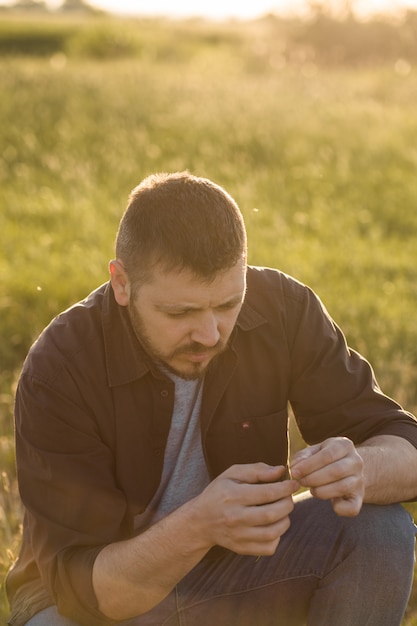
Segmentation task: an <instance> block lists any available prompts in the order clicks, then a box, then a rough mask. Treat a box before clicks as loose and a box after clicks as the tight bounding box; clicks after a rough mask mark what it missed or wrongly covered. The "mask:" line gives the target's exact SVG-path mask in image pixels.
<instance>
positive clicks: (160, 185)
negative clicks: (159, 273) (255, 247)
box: [116, 172, 246, 288]
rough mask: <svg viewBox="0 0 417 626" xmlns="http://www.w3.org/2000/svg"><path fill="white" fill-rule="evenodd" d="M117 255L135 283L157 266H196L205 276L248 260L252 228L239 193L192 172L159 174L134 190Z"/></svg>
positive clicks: (196, 272) (199, 273)
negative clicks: (233, 194)
mask: <svg viewBox="0 0 417 626" xmlns="http://www.w3.org/2000/svg"><path fill="white" fill-rule="evenodd" d="M116 256H117V258H118V259H120V260H121V261H122V262H123V264H124V266H125V269H126V272H127V275H128V277H129V280H130V282H131V284H132V287H133V288H135V286H138V285H139V284H141V283H143V282H146V281H147V280H149V279H150V277H151V275H152V270H153V269H154V268H155V266H157V265H158V266H161V267H162V268H163V269H165V270H171V269H178V270H181V269H185V268H187V269H191V270H192V271H193V272H194V273H195V274H196V275H198V276H201V277H203V278H204V279H205V280H207V281H210V280H212V279H213V278H214V277H215V276H216V274H218V273H219V272H221V271H224V270H226V269H230V268H231V267H233V266H234V265H235V264H236V263H237V262H238V261H239V259H242V260H245V259H246V230H245V225H244V222H243V217H242V214H241V212H240V210H239V207H238V206H237V204H236V202H235V201H234V200H233V198H232V197H231V196H230V195H229V194H228V193H227V192H226V191H225V190H224V189H223V188H222V187H220V185H217V184H215V183H213V182H211V181H210V180H208V179H206V178H199V177H197V176H193V175H191V174H189V173H188V172H176V173H173V174H166V173H160V174H153V175H151V176H148V177H147V178H145V179H144V180H143V181H142V182H141V183H140V184H139V185H138V186H137V187H135V188H134V189H133V191H132V192H131V194H130V196H129V202H128V205H127V208H126V210H125V212H124V214H123V216H122V219H121V221H120V226H119V230H118V233H117V238H116Z"/></svg>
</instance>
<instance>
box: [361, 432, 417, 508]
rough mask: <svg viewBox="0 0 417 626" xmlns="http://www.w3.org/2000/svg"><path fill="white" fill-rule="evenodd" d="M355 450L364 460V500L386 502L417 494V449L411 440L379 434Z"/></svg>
mask: <svg viewBox="0 0 417 626" xmlns="http://www.w3.org/2000/svg"><path fill="white" fill-rule="evenodd" d="M357 450H358V452H359V454H360V455H361V457H362V459H363V461H364V479H365V498H364V502H367V503H371V504H390V503H393V502H403V501H406V500H410V499H412V498H415V497H416V496H417V449H416V448H415V447H414V446H413V445H411V443H409V442H408V441H406V440H405V439H402V438H401V437H396V436H393V435H380V436H377V437H372V438H371V439H368V440H367V441H365V442H364V443H363V444H361V445H360V446H358V448H357Z"/></svg>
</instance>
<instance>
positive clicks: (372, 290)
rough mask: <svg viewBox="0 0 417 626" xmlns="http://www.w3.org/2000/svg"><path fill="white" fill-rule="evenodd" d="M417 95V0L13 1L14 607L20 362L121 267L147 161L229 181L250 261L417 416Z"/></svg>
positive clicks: (0, 351)
mask: <svg viewBox="0 0 417 626" xmlns="http://www.w3.org/2000/svg"><path fill="white" fill-rule="evenodd" d="M150 4H152V7H151V9H149V5H150ZM174 9H175V10H174ZM416 104H417V0H415V2H386V1H385V0H381V1H380V2H378V1H377V0H375V1H373V2H370V1H369V2H366V1H365V0H363V1H357V2H355V1H351V2H349V1H339V2H337V1H336V0H335V1H333V2H319V1H317V2H301V1H297V0H293V1H292V2H291V3H290V2H284V1H281V2H278V1H277V2H267V1H264V2H262V1H261V0H257V1H256V2H237V1H236V2H227V1H226V0H223V1H222V2H221V3H220V2H214V1H211V2H200V3H195V2H194V3H193V5H191V3H189V2H180V1H179V0H177V1H176V2H168V1H165V2H163V1H162V0H161V1H160V2H159V3H158V2H156V0H154V1H153V2H152V3H149V2H133V0H132V1H131V2H128V1H124V2H123V1H122V0H119V1H117V2H112V1H111V0H100V1H99V0H96V1H94V2H89V3H87V2H84V1H83V0H65V1H64V2H59V1H56V2H52V1H51V2H44V1H43V0H19V1H15V2H12V1H10V2H0V270H1V273H0V275H1V280H0V472H1V482H0V579H1V580H2V587H1V592H0V623H5V621H6V616H7V603H6V598H5V593H4V585H3V579H4V574H5V572H6V571H7V569H8V567H9V566H10V564H11V563H12V562H13V560H14V559H15V558H16V554H17V550H18V547H19V541H20V533H21V509H20V503H19V498H18V492H17V485H16V476H15V458H14V442H13V398H14V393H15V389H16V383H17V379H18V376H19V372H20V369H21V366H22V363H23V360H24V358H25V355H26V353H27V351H28V349H29V347H30V345H31V343H32V342H33V341H34V340H35V338H36V337H37V335H38V334H39V332H40V331H41V330H42V328H43V327H44V326H45V325H46V324H47V323H48V322H49V321H50V319H51V318H52V317H53V316H55V315H56V314H57V313H58V312H60V311H61V310H63V309H64V308H66V307H68V306H70V305H71V304H72V303H74V302H75V301H77V300H79V299H81V298H83V297H84V296H85V295H87V294H88V293H89V292H90V291H91V290H93V289H94V288H95V287H96V286H98V285H99V284H100V283H102V282H105V281H106V280H107V264H108V260H109V259H111V258H112V256H113V243H114V238H115V233H116V230H117V226H118V222H119V219H120V217H121V214H122V212H123V210H124V208H125V205H126V202H127V197H128V194H129V192H130V190H131V189H132V188H133V187H134V186H135V185H136V184H137V183H138V182H139V181H140V180H141V179H142V178H144V177H145V176H147V175H148V174H150V173H152V172H155V171H176V170H182V169H188V170H189V171H191V172H192V173H195V174H197V175H202V176H207V177H209V178H211V179H213V180H214V181H216V182H218V183H219V184H221V185H223V186H224V187H225V188H226V189H227V190H228V191H229V192H230V193H231V195H232V196H234V197H235V199H236V200H237V202H238V204H239V205H240V207H241V209H242V212H243V214H244V217H245V221H246V224H247V229H248V234H249V260H250V262H251V263H255V264H259V265H269V266H274V267H278V268H280V269H282V270H283V271H285V272H288V273H289V274H292V275H293V276H295V277H296V278H297V279H298V280H300V281H302V282H305V283H307V284H309V285H310V286H311V287H312V288H313V289H315V291H316V292H317V293H318V294H319V295H320V297H321V298H322V300H323V301H324V303H325V305H326V307H327V309H328V310H329V312H330V314H331V315H332V316H333V318H334V319H335V321H336V322H337V323H338V324H339V325H340V326H341V327H342V329H343V330H344V332H345V334H346V337H347V340H348V343H349V344H350V346H351V347H352V348H355V349H357V350H359V351H360V352H362V353H363V354H364V355H365V356H366V357H367V358H368V359H369V360H370V361H371V363H372V365H373V367H374V369H375V373H376V376H377V379H378V381H379V383H380V385H381V386H382V388H383V390H384V391H385V392H386V393H388V395H391V396H393V397H395V399H397V400H398V401H399V402H400V403H401V404H402V405H403V406H404V407H405V408H406V409H408V410H410V411H412V412H414V413H416V412H417V321H416V310H417V252H416V250H417V245H416V244H417V106H416ZM291 437H292V445H293V448H297V447H299V446H301V445H303V442H302V441H301V440H300V437H299V434H298V432H297V430H296V428H295V426H294V424H292V425H291ZM406 506H407V508H408V509H409V510H410V511H411V512H412V513H415V512H416V510H415V505H413V504H407V505H406ZM415 587H416V585H415ZM404 625H405V626H416V625H417V590H416V589H414V591H413V594H412V597H411V600H410V605H409V608H408V611H407V615H406V618H405V621H404Z"/></svg>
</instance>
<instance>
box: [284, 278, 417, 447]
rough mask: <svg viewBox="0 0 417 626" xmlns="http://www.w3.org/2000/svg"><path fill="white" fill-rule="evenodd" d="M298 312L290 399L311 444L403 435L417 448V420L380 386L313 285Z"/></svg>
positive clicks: (293, 329)
mask: <svg viewBox="0 0 417 626" xmlns="http://www.w3.org/2000/svg"><path fill="white" fill-rule="evenodd" d="M303 291H304V293H303V296H302V298H301V299H300V301H299V307H298V313H297V315H295V316H293V317H292V319H291V321H290V325H291V333H290V336H291V339H292V346H291V350H292V385H291V390H290V402H291V405H292V408H293V411H294V415H295V418H296V421H297V423H298V425H299V428H300V431H301V434H302V436H303V437H304V439H305V441H306V442H307V443H309V444H314V443H319V442H320V441H323V440H324V439H325V438H327V437H332V436H345V437H349V438H350V439H351V440H352V441H353V442H354V443H355V444H358V443H362V442H363V441H365V440H366V439H368V438H370V437H373V436H375V435H397V436H399V437H403V438H404V439H407V440H408V441H409V442H410V443H411V444H412V445H413V446H415V447H417V422H416V419H415V417H414V416H413V415H412V414H411V413H408V412H407V411H405V410H404V409H403V408H402V407H401V406H400V405H399V404H398V403H396V402H395V401H394V400H392V399H391V398H389V397H388V396H386V395H385V394H384V393H383V392H382V391H381V389H380V387H379V385H378V383H377V381H376V379H375V375H374V372H373V370H372V367H371V365H370V364H369V362H368V361H367V360H366V359H365V358H363V357H362V356H361V355H360V354H359V353H358V352H356V351H355V350H352V349H351V348H349V347H348V345H347V343H346V339H345V336H344V335H343V333H342V331H341V330H340V328H339V327H338V326H337V325H336V324H335V322H334V321H333V320H332V319H331V317H330V316H329V314H328V312H327V311H326V309H325V307H324V305H323V304H322V302H321V301H320V299H319V298H318V297H317V296H316V295H315V294H314V293H313V292H312V291H311V290H310V289H309V288H307V287H305V288H304V290H303Z"/></svg>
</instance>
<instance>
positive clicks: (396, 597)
mask: <svg viewBox="0 0 417 626" xmlns="http://www.w3.org/2000/svg"><path fill="white" fill-rule="evenodd" d="M415 533H416V527H415V526H414V524H413V522H412V519H411V516H410V515H409V514H408V512H407V511H405V510H404V509H403V507H402V506H401V505H398V504H394V505H389V506H376V505H370V504H368V505H364V506H363V507H362V511H361V513H360V514H359V515H358V516H357V517H353V518H346V517H339V516H337V515H336V514H335V513H334V512H333V510H332V508H331V506H330V503H329V502H323V501H320V500H317V499H315V498H312V497H311V496H309V495H307V494H305V495H302V496H301V497H299V498H298V499H297V501H296V505H295V508H294V511H293V513H292V514H291V527H290V529H289V530H288V531H287V532H286V533H285V535H284V536H283V537H282V538H281V541H280V543H279V546H278V548H277V551H276V553H275V555H274V556H271V557H266V556H264V557H261V558H257V557H251V556H239V555H236V554H234V553H232V552H230V551H227V550H223V549H222V548H214V549H213V550H212V551H211V552H209V553H208V555H206V557H205V558H204V559H203V560H202V561H201V562H200V563H199V564H198V565H197V566H196V567H195V568H194V569H193V570H191V572H190V573H189V574H188V575H187V576H185V577H184V578H183V579H182V580H181V582H180V583H179V584H178V585H177V586H176V587H175V589H174V590H173V591H172V592H171V593H170V594H169V595H168V596H167V597H166V598H165V599H164V600H163V601H162V602H161V603H160V604H158V605H157V606H156V607H155V608H153V609H152V610H151V611H148V612H147V613H145V614H143V615H141V616H139V617H136V618H132V619H129V620H125V621H123V622H120V623H121V624H123V626H212V625H213V624H215V625H216V626H231V625H233V626H254V625H255V624H256V626H304V625H307V626H335V625H336V624H337V626H353V625H354V626H400V624H401V621H402V618H403V616H404V612H405V609H406V606H407V602H408V598H409V595H410V591H411V586H412V582H413V567H414V541H415ZM26 626H79V625H78V624H76V623H75V622H73V621H71V620H69V619H67V618H64V617H60V616H59V615H58V613H57V612H56V608H55V607H49V608H48V609H45V610H44V611H41V612H40V613H38V614H37V615H35V616H34V617H33V618H32V619H31V620H29V622H27V624H26Z"/></svg>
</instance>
